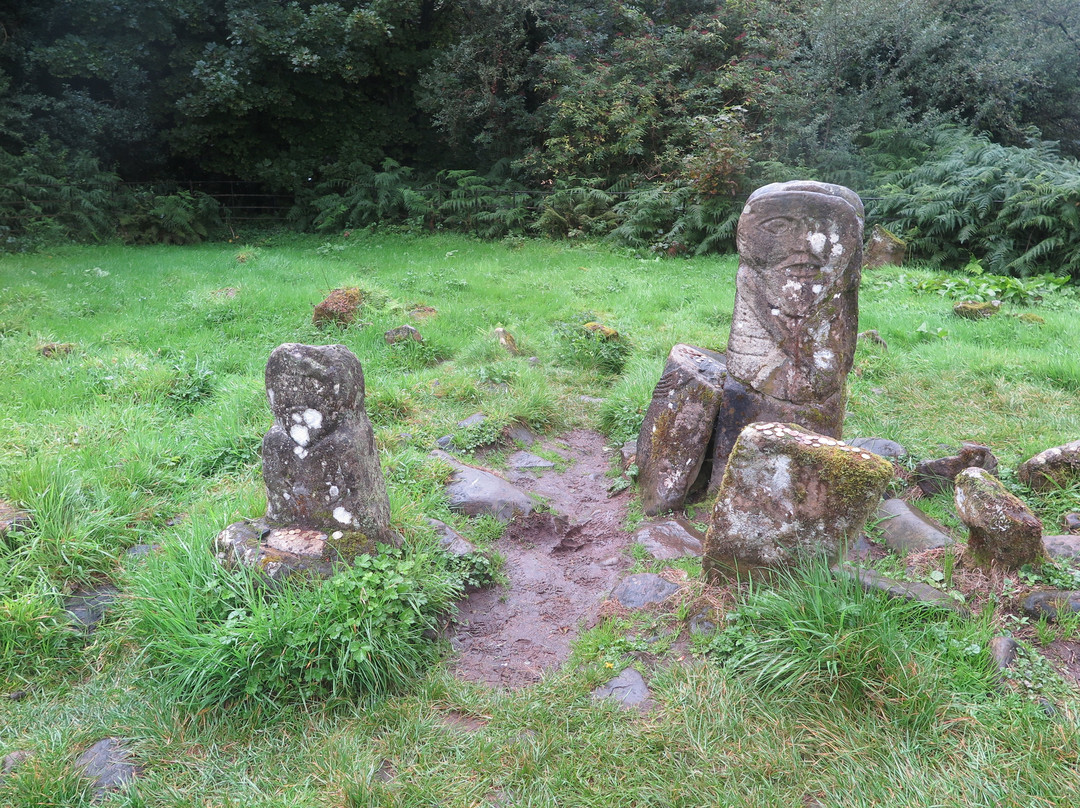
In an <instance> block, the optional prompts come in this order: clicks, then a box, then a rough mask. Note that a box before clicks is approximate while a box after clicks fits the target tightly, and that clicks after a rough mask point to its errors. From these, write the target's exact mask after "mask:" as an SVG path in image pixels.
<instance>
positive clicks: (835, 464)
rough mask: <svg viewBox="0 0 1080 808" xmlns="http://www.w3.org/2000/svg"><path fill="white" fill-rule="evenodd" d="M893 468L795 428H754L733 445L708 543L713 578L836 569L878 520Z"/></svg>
mask: <svg viewBox="0 0 1080 808" xmlns="http://www.w3.org/2000/svg"><path fill="white" fill-rule="evenodd" d="M892 475H893V468H892V465H891V464H890V463H889V462H888V461H887V460H885V459H883V458H880V457H878V456H877V455H875V454H872V453H870V452H866V451H863V450H861V449H856V448H854V447H853V446H849V445H847V444H846V443H844V442H843V441H839V440H835V439H833V438H830V437H826V436H824V435H815V434H813V433H812V432H807V431H806V430H804V429H801V428H799V427H798V426H795V425H794V424H770V423H765V424H750V425H749V426H748V427H746V428H745V429H744V430H743V431H742V434H741V435H740V436H739V439H738V441H737V442H736V443H735V448H734V449H733V450H732V452H731V458H730V460H729V462H728V465H727V471H726V472H725V474H724V479H723V482H722V483H721V485H720V490H719V492H718V494H717V498H716V504H715V506H714V508H713V513H712V521H711V522H710V525H709V531H708V533H707V534H706V538H705V558H704V561H703V563H702V569H703V571H704V572H705V573H706V575H708V576H709V577H712V578H716V577H721V576H723V575H725V574H730V573H731V572H740V571H742V570H744V569H745V570H753V569H755V568H767V569H778V568H784V567H789V566H793V565H801V564H805V563H814V562H815V561H824V562H825V563H827V564H830V565H831V564H835V563H836V562H837V561H838V560H839V559H840V556H841V554H842V553H843V551H844V548H845V547H846V546H847V545H848V544H849V543H850V542H853V541H855V539H856V538H857V537H858V536H859V534H860V532H861V531H862V529H863V526H864V525H865V524H866V520H867V519H868V518H869V517H870V516H871V514H873V512H874V509H875V508H876V507H877V504H878V502H879V501H880V499H881V494H882V492H883V491H884V490H885V486H886V485H887V484H888V482H889V480H890V479H891V478H892Z"/></svg>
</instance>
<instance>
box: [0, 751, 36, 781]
mask: <svg viewBox="0 0 1080 808" xmlns="http://www.w3.org/2000/svg"><path fill="white" fill-rule="evenodd" d="M29 759H30V752H28V751H27V750H25V749H16V750H15V751H14V752H8V754H6V755H4V760H3V762H2V763H0V775H4V774H11V773H12V772H13V771H15V769H17V768H19V766H21V765H22V764H23V763H25V762H26V761H28V760H29ZM3 782H4V778H3V777H0V783H3Z"/></svg>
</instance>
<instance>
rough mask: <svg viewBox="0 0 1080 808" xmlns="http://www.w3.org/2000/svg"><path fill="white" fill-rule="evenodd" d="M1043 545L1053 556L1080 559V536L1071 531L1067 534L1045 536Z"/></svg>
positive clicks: (1065, 559) (1068, 559)
mask: <svg viewBox="0 0 1080 808" xmlns="http://www.w3.org/2000/svg"><path fill="white" fill-rule="evenodd" d="M1042 541H1043V547H1045V548H1046V554H1047V555H1048V556H1050V557H1051V558H1056V559H1060V560H1062V561H1066V562H1069V561H1075V560H1077V559H1080V536H1077V535H1075V534H1072V533H1070V534H1069V535H1067V536H1043V537H1042Z"/></svg>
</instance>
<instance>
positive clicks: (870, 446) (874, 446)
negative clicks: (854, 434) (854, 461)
mask: <svg viewBox="0 0 1080 808" xmlns="http://www.w3.org/2000/svg"><path fill="white" fill-rule="evenodd" d="M848 443H849V444H851V445H852V446H854V447H855V448H856V449H865V450H866V451H868V452H873V453H874V454H876V455H877V456H878V457H884V458H886V459H888V460H900V459H901V458H904V457H907V449H905V448H904V447H903V446H901V445H900V444H899V443H897V442H896V441H894V440H889V439H888V438H852V439H851V440H849V441H848Z"/></svg>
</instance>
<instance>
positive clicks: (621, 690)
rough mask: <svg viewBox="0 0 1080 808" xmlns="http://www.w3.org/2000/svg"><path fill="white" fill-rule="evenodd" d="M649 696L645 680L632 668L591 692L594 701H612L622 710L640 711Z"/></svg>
mask: <svg viewBox="0 0 1080 808" xmlns="http://www.w3.org/2000/svg"><path fill="white" fill-rule="evenodd" d="M651 695H652V694H651V693H650V692H649V686H648V685H647V684H645V679H644V678H642V676H641V674H640V673H638V672H637V671H636V670H634V669H633V668H627V669H626V670H624V671H623V672H622V673H620V674H619V675H618V676H616V677H615V678H614V679H612V680H611V681H610V682H608V683H607V684H603V685H601V686H600V687H598V688H596V690H594V691H593V692H592V696H593V698H594V699H614V700H615V701H616V702H617V703H618V705H619V707H621V708H622V709H624V710H632V709H635V708H636V709H641V708H642V707H644V706H646V705H647V704H648V702H649V698H650V696H651Z"/></svg>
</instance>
